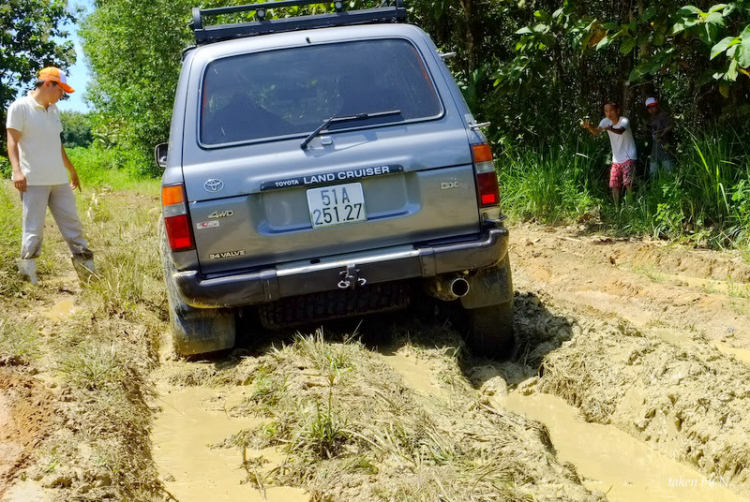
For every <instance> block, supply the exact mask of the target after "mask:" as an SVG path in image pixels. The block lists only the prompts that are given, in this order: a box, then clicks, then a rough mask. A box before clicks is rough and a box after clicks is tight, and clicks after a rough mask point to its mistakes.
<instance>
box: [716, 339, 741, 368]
mask: <svg viewBox="0 0 750 502" xmlns="http://www.w3.org/2000/svg"><path fill="white" fill-rule="evenodd" d="M713 344H714V347H716V348H717V349H719V351H720V352H722V353H723V354H726V355H730V356H734V357H735V359H737V360H738V361H742V362H743V363H745V364H747V365H750V350H747V349H738V348H735V347H730V346H729V345H727V344H725V343H722V342H714V343H713Z"/></svg>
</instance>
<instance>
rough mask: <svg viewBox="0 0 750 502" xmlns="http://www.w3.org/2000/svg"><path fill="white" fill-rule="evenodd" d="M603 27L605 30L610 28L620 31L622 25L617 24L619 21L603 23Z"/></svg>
mask: <svg viewBox="0 0 750 502" xmlns="http://www.w3.org/2000/svg"><path fill="white" fill-rule="evenodd" d="M602 27H603V28H604V29H605V30H610V31H612V30H617V31H620V25H619V24H617V23H604V25H602Z"/></svg>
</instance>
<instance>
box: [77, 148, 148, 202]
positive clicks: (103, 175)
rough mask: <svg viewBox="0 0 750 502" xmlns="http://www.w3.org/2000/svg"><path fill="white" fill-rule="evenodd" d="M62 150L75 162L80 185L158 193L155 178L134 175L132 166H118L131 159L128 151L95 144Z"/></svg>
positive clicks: (132, 156) (130, 161)
mask: <svg viewBox="0 0 750 502" xmlns="http://www.w3.org/2000/svg"><path fill="white" fill-rule="evenodd" d="M66 152H67V153H68V157H69V158H70V161H71V162H72V163H73V165H74V166H76V171H77V172H78V176H79V177H80V179H81V183H82V185H83V187H84V189H87V188H91V187H94V188H98V189H102V188H106V189H111V190H116V191H122V190H128V191H136V192H140V193H148V194H154V195H155V194H158V191H159V185H160V182H159V179H158V178H148V177H144V176H142V175H135V174H134V173H133V171H134V168H127V167H125V168H123V167H122V166H124V165H125V166H126V165H129V164H132V163H133V162H134V154H133V153H132V152H128V151H123V150H118V149H116V148H112V149H102V148H97V147H95V146H91V147H89V148H80V147H78V148H69V149H66ZM139 162H140V160H139Z"/></svg>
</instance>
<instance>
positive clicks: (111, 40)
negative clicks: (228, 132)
mask: <svg viewBox="0 0 750 502" xmlns="http://www.w3.org/2000/svg"><path fill="white" fill-rule="evenodd" d="M193 6H194V2H188V1H186V0H180V1H173V0H155V1H143V0H138V1H135V2H134V1H131V0H111V1H107V2H101V3H99V4H97V8H96V10H95V11H94V12H93V13H92V14H91V15H89V16H88V17H87V18H86V19H85V20H84V22H83V24H82V29H81V37H82V39H83V47H84V51H85V52H86V55H87V57H88V60H89V63H90V66H91V70H92V77H93V82H92V85H91V87H90V89H89V99H90V100H91V102H92V103H93V105H94V107H95V109H96V110H97V112H98V113H99V114H100V117H99V118H98V119H97V123H96V124H95V126H94V135H95V136H96V138H97V141H99V142H100V143H102V144H103V146H113V145H120V146H122V147H123V148H124V149H125V150H132V151H134V152H137V153H136V155H138V156H139V157H140V158H139V159H137V160H136V163H139V164H141V166H142V172H143V173H144V174H158V171H157V170H156V167H155V166H154V165H153V162H150V163H149V162H147V160H146V159H149V158H150V156H151V151H152V149H153V147H154V146H155V145H156V144H158V143H161V142H164V141H166V139H167V137H168V134H169V122H170V118H171V113H172V105H173V99H174V92H175V89H176V86H177V77H178V75H179V70H180V57H181V54H182V50H183V49H184V48H185V47H186V46H187V45H188V44H189V41H190V34H189V30H188V28H187V24H188V21H189V19H190V8H191V7H193Z"/></svg>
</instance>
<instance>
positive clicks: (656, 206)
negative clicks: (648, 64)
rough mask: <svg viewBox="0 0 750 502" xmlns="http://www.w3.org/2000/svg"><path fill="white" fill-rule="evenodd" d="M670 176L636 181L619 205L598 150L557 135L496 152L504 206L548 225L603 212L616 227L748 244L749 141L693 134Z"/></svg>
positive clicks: (716, 243)
mask: <svg viewBox="0 0 750 502" xmlns="http://www.w3.org/2000/svg"><path fill="white" fill-rule="evenodd" d="M690 138H691V139H690V141H691V146H690V148H688V149H686V150H683V151H681V152H680V154H679V155H678V158H677V162H676V168H675V172H674V173H673V174H667V173H661V174H660V175H659V176H657V177H656V178H655V179H647V178H644V177H640V179H636V185H635V193H634V197H633V199H632V200H629V201H627V204H625V205H624V206H623V207H622V208H621V209H619V210H618V209H617V208H615V207H614V205H613V204H612V203H611V202H610V196H609V193H608V188H607V186H608V185H607V181H608V176H607V175H608V169H609V165H608V164H607V161H606V156H605V155H604V152H605V151H606V150H605V151H603V150H595V149H593V148H592V146H591V145H590V144H589V143H587V142H578V143H577V144H576V146H575V147H573V146H572V141H565V139H562V140H561V139H559V138H556V139H557V141H555V143H558V144H561V145H564V146H561V147H560V146H558V147H550V146H543V147H539V148H537V149H521V150H513V149H506V150H504V151H503V154H502V155H501V156H500V157H499V158H498V164H499V174H500V180H501V184H502V186H503V189H504V192H503V203H504V206H505V208H506V209H508V210H510V211H511V212H513V213H515V214H516V215H518V216H519V217H522V218H533V219H537V220H539V221H542V222H546V223H557V222H561V221H581V222H584V223H586V222H590V221H592V220H594V221H596V220H598V219H599V218H601V220H602V222H603V223H606V224H609V225H610V226H612V227H614V228H616V229H617V230H618V231H620V232H623V233H627V234H647V235H652V236H653V237H656V238H672V239H687V240H690V241H692V242H694V243H695V244H699V245H703V246H713V247H733V246H746V245H748V244H750V231H748V229H750V183H748V179H750V160H749V157H748V151H747V146H746V144H747V139H746V138H744V137H743V136H740V134H738V133H731V131H726V130H723V129H714V130H711V131H709V132H704V133H700V134H696V135H693V136H691V137H690Z"/></svg>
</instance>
